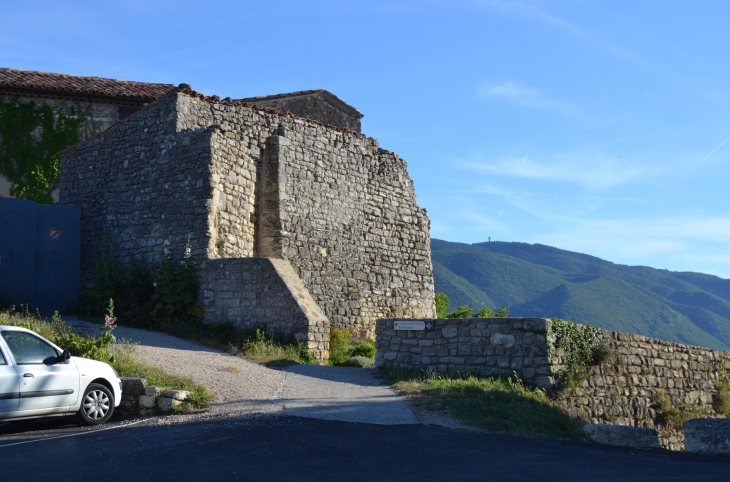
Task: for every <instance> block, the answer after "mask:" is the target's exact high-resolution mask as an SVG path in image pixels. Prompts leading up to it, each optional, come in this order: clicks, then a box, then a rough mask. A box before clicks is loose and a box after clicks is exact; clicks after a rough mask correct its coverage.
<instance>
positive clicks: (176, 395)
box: [117, 377, 189, 417]
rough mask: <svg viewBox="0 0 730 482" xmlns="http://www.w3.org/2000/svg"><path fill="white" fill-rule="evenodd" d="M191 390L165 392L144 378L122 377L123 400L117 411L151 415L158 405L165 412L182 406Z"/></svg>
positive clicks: (125, 413)
mask: <svg viewBox="0 0 730 482" xmlns="http://www.w3.org/2000/svg"><path fill="white" fill-rule="evenodd" d="M188 395H189V392H186V391H184V390H168V391H166V392H165V393H164V394H163V393H162V392H161V390H160V389H159V388H158V387H150V386H149V385H148V383H147V380H146V379H144V378H132V377H122V401H121V402H120V404H119V407H117V411H119V412H121V413H122V414H123V415H125V416H127V417H136V416H140V417H149V416H150V415H152V414H153V412H154V408H155V407H157V408H159V409H160V410H161V411H163V412H168V411H170V409H173V408H177V407H180V406H181V405H182V403H183V402H184V401H185V400H187V398H188Z"/></svg>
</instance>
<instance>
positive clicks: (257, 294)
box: [200, 258, 330, 360]
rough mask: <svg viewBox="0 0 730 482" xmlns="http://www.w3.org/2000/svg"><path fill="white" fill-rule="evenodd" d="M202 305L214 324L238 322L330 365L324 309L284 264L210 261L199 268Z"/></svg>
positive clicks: (276, 261)
mask: <svg viewBox="0 0 730 482" xmlns="http://www.w3.org/2000/svg"><path fill="white" fill-rule="evenodd" d="M200 279H201V286H200V288H201V293H202V305H203V309H204V311H205V312H206V313H207V314H208V316H209V317H210V318H211V319H217V320H231V321H238V325H239V326H240V327H241V328H258V327H264V328H265V329H266V330H267V331H269V332H270V333H274V334H277V335H284V336H287V337H293V338H295V339H296V340H298V341H302V342H304V343H306V344H307V347H308V348H309V350H310V352H311V353H312V354H313V355H314V357H315V358H317V359H319V360H326V359H327V356H328V355H327V350H328V349H329V331H330V325H329V320H327V317H326V316H324V314H323V313H322V311H321V310H320V309H319V306H317V304H316V303H315V301H314V300H313V299H312V297H311V296H310V295H309V292H308V291H307V290H306V288H305V287H304V285H302V282H301V280H300V279H299V277H298V276H297V275H296V273H294V270H293V269H292V268H291V266H290V265H289V263H288V262H287V261H285V260H283V259H272V258H239V259H211V260H208V261H205V262H203V263H202V264H201V266H200Z"/></svg>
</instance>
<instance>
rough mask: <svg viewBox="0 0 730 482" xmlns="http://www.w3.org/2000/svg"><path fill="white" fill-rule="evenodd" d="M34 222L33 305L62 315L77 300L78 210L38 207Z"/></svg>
mask: <svg viewBox="0 0 730 482" xmlns="http://www.w3.org/2000/svg"><path fill="white" fill-rule="evenodd" d="M36 222H37V224H36V226H37V229H36V235H35V239H36V242H35V246H36V248H35V249H36V259H35V306H36V308H37V309H38V310H39V311H40V312H41V313H43V314H50V313H53V311H54V310H58V311H59V312H60V313H61V314H65V313H66V311H67V310H68V308H69V305H75V304H76V303H77V302H78V299H79V289H80V279H81V208H79V207H78V206H57V205H51V204H38V209H37V212H36Z"/></svg>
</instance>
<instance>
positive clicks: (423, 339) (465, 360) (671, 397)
mask: <svg viewBox="0 0 730 482" xmlns="http://www.w3.org/2000/svg"><path fill="white" fill-rule="evenodd" d="M398 321H409V322H416V323H423V324H424V328H423V329H420V330H396V329H395V323H396V322H398ZM551 328H552V322H551V321H550V320H549V319H545V318H464V319H437V320H433V319H428V320H424V319H419V320H392V319H381V320H378V321H377V325H376V334H377V341H376V347H377V350H378V352H377V355H376V358H375V365H376V367H385V368H407V369H423V370H433V371H438V372H455V371H470V372H472V373H479V374H482V375H507V376H509V375H512V374H513V373H514V374H516V375H517V376H518V377H519V378H521V379H522V380H524V381H525V382H526V383H529V384H532V385H535V386H538V387H540V388H544V389H546V390H548V391H549V392H555V391H556V384H557V381H558V378H559V376H560V373H561V370H562V369H563V368H565V367H564V366H563V365H561V364H560V360H559V354H557V353H556V350H554V348H553V346H552V343H553V342H554V340H555V337H554V334H553V333H552V331H551ZM603 339H604V342H605V343H606V345H607V347H608V349H609V350H610V352H611V353H612V355H611V356H610V357H609V358H608V360H606V361H605V362H604V363H602V364H601V365H596V366H586V367H584V368H585V370H586V372H587V378H586V379H585V380H583V381H582V383H581V386H580V387H579V388H578V389H577V390H576V391H575V392H574V393H570V394H562V395H561V396H560V397H559V400H560V402H561V404H562V405H563V407H564V408H565V409H566V410H567V411H568V413H570V414H571V415H572V416H575V417H578V418H580V419H582V420H584V421H586V422H588V423H592V424H615V425H624V426H630V427H640V428H648V429H655V430H656V431H657V432H658V434H659V441H660V442H661V444H662V446H663V447H664V448H667V449H670V450H683V449H684V433H683V431H682V429H681V420H683V419H687V418H697V417H721V416H722V415H721V414H720V413H718V412H717V411H716V408H715V400H716V396H717V390H718V389H717V383H718V381H720V380H723V379H727V378H728V372H729V371H730V353H728V352H722V351H716V350H710V349H707V348H701V347H696V346H690V345H681V344H678V343H671V342H667V341H663V340H657V339H654V338H649V337H646V336H641V335H632V334H628V333H618V332H612V331H607V330H603ZM662 397H663V398H664V399H665V405H666V404H667V403H668V405H669V406H670V407H671V408H673V409H676V410H677V411H678V412H677V413H679V416H676V414H675V417H674V418H675V419H674V420H667V418H668V417H665V416H664V415H663V414H662V413H661V410H659V407H658V400H659V399H660V398H662Z"/></svg>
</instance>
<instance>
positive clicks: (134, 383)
mask: <svg viewBox="0 0 730 482" xmlns="http://www.w3.org/2000/svg"><path fill="white" fill-rule="evenodd" d="M147 386H148V385H147V380H146V379H144V378H132V377H122V393H126V394H130V395H144V390H145V388H147Z"/></svg>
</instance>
